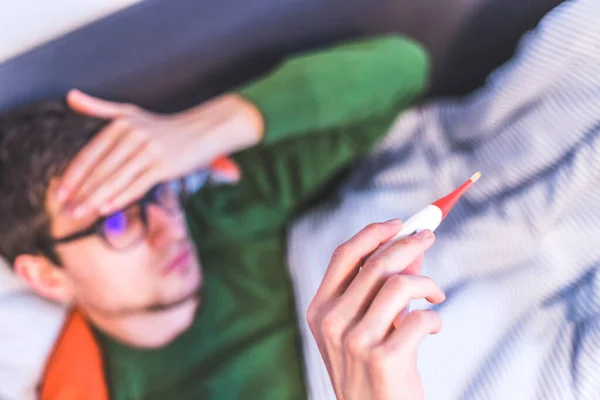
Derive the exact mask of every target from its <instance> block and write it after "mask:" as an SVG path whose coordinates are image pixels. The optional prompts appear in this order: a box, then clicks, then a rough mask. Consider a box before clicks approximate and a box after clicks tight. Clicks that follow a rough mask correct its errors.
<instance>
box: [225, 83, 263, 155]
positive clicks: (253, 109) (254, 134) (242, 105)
mask: <svg viewBox="0 0 600 400" xmlns="http://www.w3.org/2000/svg"><path fill="white" fill-rule="evenodd" d="M228 96H231V101H232V102H233V104H235V105H234V107H235V109H236V110H237V111H236V115H239V119H238V118H237V117H236V118H235V119H236V120H237V121H238V123H239V124H240V129H239V132H244V133H245V135H246V137H245V138H243V139H242V140H248V146H254V145H256V144H258V143H260V142H261V141H262V139H263V137H264V135H265V122H264V118H263V115H262V113H261V112H260V110H259V109H258V107H257V106H256V105H255V104H254V103H253V102H251V101H250V100H248V99H246V98H245V97H243V96H241V95H239V94H231V95H228Z"/></svg>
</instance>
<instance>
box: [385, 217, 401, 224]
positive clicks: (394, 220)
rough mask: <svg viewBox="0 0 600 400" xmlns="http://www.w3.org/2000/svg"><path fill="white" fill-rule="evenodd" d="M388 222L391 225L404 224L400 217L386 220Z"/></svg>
mask: <svg viewBox="0 0 600 400" xmlns="http://www.w3.org/2000/svg"><path fill="white" fill-rule="evenodd" d="M386 224H390V225H400V224H402V220H401V219H399V218H395V219H390V220H389V221H387V222H386Z"/></svg>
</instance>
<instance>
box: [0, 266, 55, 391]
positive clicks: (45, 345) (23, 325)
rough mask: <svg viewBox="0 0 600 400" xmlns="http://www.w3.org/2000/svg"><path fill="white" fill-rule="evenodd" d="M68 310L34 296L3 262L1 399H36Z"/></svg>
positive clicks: (0, 288)
mask: <svg viewBox="0 0 600 400" xmlns="http://www.w3.org/2000/svg"><path fill="white" fill-rule="evenodd" d="M65 315H66V309H65V308H64V307H62V306H59V305H57V304H53V303H50V302H48V301H45V300H43V299H42V298H40V297H39V296H37V295H35V294H34V293H33V292H31V291H30V290H29V289H28V288H27V286H26V285H25V283H24V282H22V281H21V280H20V279H18V278H17V277H16V275H14V274H13V273H12V271H11V270H10V269H9V268H8V266H7V265H6V263H5V262H3V261H2V260H0V399H2V400H29V399H35V398H36V387H37V385H38V383H39V381H40V378H41V375H42V373H43V370H44V365H45V363H46V358H47V357H48V355H49V354H50V352H51V351H52V347H53V344H54V341H55V340H56V337H57V335H58V333H59V332H60V329H61V327H62V324H63V322H64V319H65Z"/></svg>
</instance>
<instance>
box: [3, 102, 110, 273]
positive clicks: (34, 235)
mask: <svg viewBox="0 0 600 400" xmlns="http://www.w3.org/2000/svg"><path fill="white" fill-rule="evenodd" d="M106 123H107V122H106V121H105V120H100V119H97V118H92V117H88V116H85V115H81V114H78V113H76V112H74V111H72V110H71V109H70V108H69V107H68V105H67V104H66V103H65V101H63V100H53V101H46V102H41V103H37V104H33V105H30V106H26V107H21V108H17V109H14V110H11V111H8V112H7V113H5V114H2V115H0V255H2V256H3V257H4V258H5V259H6V260H7V261H8V262H9V263H10V264H11V265H12V264H13V263H14V261H15V259H16V257H17V256H18V255H20V254H34V255H38V254H44V255H46V256H48V257H49V258H50V259H51V260H52V261H53V262H55V263H58V257H57V256H56V253H55V252H54V250H53V248H52V246H51V245H50V244H49V239H50V236H49V235H50V217H49V215H48V213H47V210H46V207H45V206H46V196H47V192H48V188H49V185H50V183H51V181H52V179H53V178H58V177H60V176H61V175H62V174H63V173H64V172H65V170H66V168H67V166H68V164H69V163H70V162H71V161H72V160H73V158H74V157H75V156H76V155H77V153H78V152H79V151H80V150H81V149H82V148H83V147H84V146H85V145H86V144H87V143H88V142H89V141H90V139H91V138H92V137H93V136H94V135H95V134H96V133H97V132H98V131H100V130H101V129H102V128H103V127H104V126H105V125H106Z"/></svg>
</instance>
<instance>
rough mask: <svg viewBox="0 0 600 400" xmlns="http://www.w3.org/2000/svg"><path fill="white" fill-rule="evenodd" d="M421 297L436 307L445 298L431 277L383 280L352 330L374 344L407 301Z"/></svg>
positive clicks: (413, 276)
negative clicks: (363, 335)
mask: <svg viewBox="0 0 600 400" xmlns="http://www.w3.org/2000/svg"><path fill="white" fill-rule="evenodd" d="M421 298H425V299H426V300H427V301H429V302H431V303H434V304H439V303H441V302H443V301H444V300H445V299H446V296H445V295H444V292H443V291H442V289H440V287H439V286H438V285H437V284H436V283H435V282H434V281H433V280H432V279H431V278H428V277H425V276H418V275H393V276H391V277H389V278H388V279H387V280H386V281H385V283H384V284H383V286H382V288H381V290H380V291H379V293H377V295H376V296H375V299H374V300H373V302H372V303H371V306H370V307H369V309H368V310H367V312H366V314H365V316H364V317H363V319H362V320H361V321H360V323H359V324H358V326H357V327H356V330H357V331H361V332H364V334H366V335H367V336H368V337H369V341H370V343H378V342H379V341H381V340H382V339H383V338H384V337H385V336H386V335H387V333H388V332H389V331H390V328H391V327H392V324H393V322H394V320H395V319H396V317H397V316H398V315H399V314H400V313H402V310H403V309H404V308H405V307H407V306H408V305H409V303H410V301H411V300H416V299H421ZM409 315H410V314H409ZM407 318H408V317H407Z"/></svg>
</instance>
